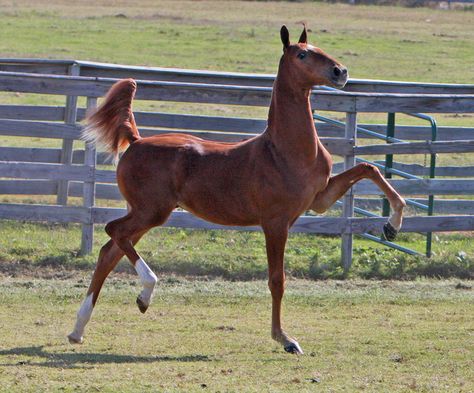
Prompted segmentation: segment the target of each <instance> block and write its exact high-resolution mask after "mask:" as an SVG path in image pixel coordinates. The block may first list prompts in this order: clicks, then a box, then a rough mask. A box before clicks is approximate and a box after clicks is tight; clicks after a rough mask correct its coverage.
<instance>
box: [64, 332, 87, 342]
mask: <svg viewBox="0 0 474 393" xmlns="http://www.w3.org/2000/svg"><path fill="white" fill-rule="evenodd" d="M67 338H68V340H69V344H82V343H83V342H84V337H76V336H74V333H71V334H69V335H68V336H67Z"/></svg>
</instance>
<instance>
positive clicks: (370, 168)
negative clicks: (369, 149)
mask: <svg viewBox="0 0 474 393" xmlns="http://www.w3.org/2000/svg"><path fill="white" fill-rule="evenodd" d="M359 167H360V168H361V169H362V171H363V172H364V174H365V176H367V177H368V178H369V179H373V178H376V177H380V176H382V174H381V173H380V170H379V168H377V167H376V166H375V165H372V164H369V163H368V162H362V163H360V164H359Z"/></svg>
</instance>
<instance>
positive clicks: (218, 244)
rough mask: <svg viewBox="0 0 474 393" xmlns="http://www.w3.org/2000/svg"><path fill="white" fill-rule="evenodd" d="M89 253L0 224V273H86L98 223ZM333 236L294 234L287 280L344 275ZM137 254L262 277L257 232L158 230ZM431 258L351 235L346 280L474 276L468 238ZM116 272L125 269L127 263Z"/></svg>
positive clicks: (42, 230) (63, 239)
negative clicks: (351, 253) (352, 241)
mask: <svg viewBox="0 0 474 393" xmlns="http://www.w3.org/2000/svg"><path fill="white" fill-rule="evenodd" d="M95 233H96V236H95V240H94V252H93V254H92V255H89V256H86V257H79V256H78V253H79V244H80V238H81V234H80V227H79V226H78V225H67V226H64V225H58V224H50V225H46V224H30V223H17V222H9V221H3V222H2V226H1V227H0V261H2V262H0V271H4V272H8V274H14V275H17V274H22V273H24V272H29V271H30V270H33V271H35V269H37V268H38V267H42V268H52V269H57V270H60V271H62V270H74V269H77V268H82V269H86V270H88V271H91V270H92V269H93V266H94V264H95V262H96V260H97V256H98V252H99V250H100V247H101V246H102V245H103V244H105V242H106V241H107V240H108V237H107V235H106V234H105V233H104V231H103V227H102V226H97V228H96V232H95ZM400 236H401V244H402V245H404V246H406V247H411V248H414V249H416V250H418V251H419V252H423V251H424V242H423V238H422V237H421V236H420V235H415V234H401V235H400ZM340 245H341V240H340V238H339V237H329V236H314V235H304V234H292V235H290V239H289V241H288V244H287V249H286V258H285V263H286V271H287V274H288V275H289V276H292V277H300V278H303V277H304V278H309V279H327V278H336V279H338V278H342V277H343V271H342V268H341V266H340ZM137 250H138V251H139V252H140V254H141V255H143V256H144V258H145V260H146V261H147V263H149V264H150V266H151V267H152V268H153V270H155V271H156V272H159V273H172V274H178V275H183V276H186V275H192V276H206V277H221V278H225V279H229V280H251V279H263V278H265V277H266V275H267V262H266V254H265V244H264V237H263V234H262V233H252V232H238V231H196V230H184V229H171V228H157V229H154V230H152V231H151V232H150V233H148V234H147V235H146V236H145V237H144V238H143V239H142V240H141V241H140V243H139V244H138V246H137ZM433 253H434V256H433V258H431V259H428V258H425V257H421V256H420V257H412V256H408V255H405V254H403V253H401V252H398V251H395V250H388V249H385V248H384V247H382V246H379V245H376V244H375V243H373V242H369V241H367V240H364V239H360V238H357V237H356V240H355V244H354V259H353V266H352V268H351V271H350V276H349V277H362V278H385V279H387V278H398V279H409V278H411V279H413V278H415V277H417V276H430V277H459V278H474V277H473V272H474V254H473V248H472V236H467V235H466V234H452V235H435V236H434V242H433ZM118 270H119V271H128V272H131V271H132V269H131V267H130V264H129V263H128V262H127V261H125V260H124V261H123V262H122V263H121V265H119V267H118Z"/></svg>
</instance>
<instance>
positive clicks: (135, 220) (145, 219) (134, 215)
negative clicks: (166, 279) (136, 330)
mask: <svg viewBox="0 0 474 393" xmlns="http://www.w3.org/2000/svg"><path fill="white" fill-rule="evenodd" d="M170 206H172V207H170V208H169V209H166V210H162V211H161V212H159V213H157V212H154V213H151V212H150V211H138V212H137V211H134V210H133V209H132V211H131V212H130V213H129V214H127V215H126V216H125V217H122V218H120V219H118V220H115V221H112V222H110V223H108V224H107V225H106V227H105V231H106V232H107V234H108V235H109V236H110V237H111V238H112V239H113V240H114V242H115V244H117V246H118V247H119V248H120V249H121V250H122V251H123V253H124V254H125V255H126V256H127V258H128V259H129V260H130V262H131V263H132V265H133V266H134V267H135V270H136V272H137V274H138V276H139V277H140V280H141V282H142V285H143V290H142V292H141V293H140V295H139V296H138V298H137V305H138V308H139V309H140V311H141V312H142V313H144V312H145V311H146V310H147V309H148V306H149V305H150V303H151V298H152V295H153V290H154V288H155V284H156V282H157V277H156V275H155V273H153V271H152V270H151V269H150V268H149V267H148V265H147V264H146V262H145V261H144V260H143V258H142V257H141V256H140V255H139V254H138V253H137V251H136V250H135V248H134V243H133V236H134V234H135V233H137V232H139V231H141V230H143V228H144V227H145V228H152V227H155V226H158V225H162V224H163V223H164V222H165V221H166V220H167V218H168V217H169V215H170V214H171V211H172V210H173V207H174V204H170Z"/></svg>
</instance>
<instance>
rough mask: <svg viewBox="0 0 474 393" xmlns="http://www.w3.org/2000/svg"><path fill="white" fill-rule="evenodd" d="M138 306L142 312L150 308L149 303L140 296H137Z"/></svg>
mask: <svg viewBox="0 0 474 393" xmlns="http://www.w3.org/2000/svg"><path fill="white" fill-rule="evenodd" d="M137 306H138V309H139V310H140V312H141V313H142V314H145V312H146V310H148V305H147V304H145V303H144V302H143V300H142V299H141V297H140V296H138V297H137Z"/></svg>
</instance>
